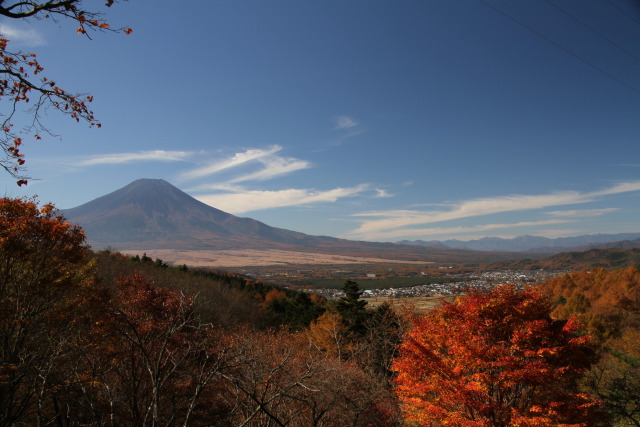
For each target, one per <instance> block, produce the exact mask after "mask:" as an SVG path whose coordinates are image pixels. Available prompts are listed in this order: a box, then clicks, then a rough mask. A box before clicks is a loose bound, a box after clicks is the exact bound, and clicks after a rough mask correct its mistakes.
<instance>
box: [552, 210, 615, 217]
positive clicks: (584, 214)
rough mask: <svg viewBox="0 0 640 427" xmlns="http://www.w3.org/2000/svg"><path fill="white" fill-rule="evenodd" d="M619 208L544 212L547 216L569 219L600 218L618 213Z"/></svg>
mask: <svg viewBox="0 0 640 427" xmlns="http://www.w3.org/2000/svg"><path fill="white" fill-rule="evenodd" d="M619 210H620V208H605V209H582V210H578V209H572V210H566V211H552V212H545V213H546V214H547V215H553V216H560V217H571V218H584V217H590V216H601V215H605V214H608V213H611V212H615V211H619Z"/></svg>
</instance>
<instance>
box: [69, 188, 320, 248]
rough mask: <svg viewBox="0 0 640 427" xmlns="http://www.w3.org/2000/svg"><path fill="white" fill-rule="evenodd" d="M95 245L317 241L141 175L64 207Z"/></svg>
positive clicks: (210, 245) (184, 245) (234, 245)
mask: <svg viewBox="0 0 640 427" xmlns="http://www.w3.org/2000/svg"><path fill="white" fill-rule="evenodd" d="M62 213H63V214H64V216H65V217H66V218H67V219H68V220H69V221H71V222H73V223H77V224H80V225H81V226H82V228H83V229H84V230H85V232H86V233H87V237H88V240H89V243H90V244H92V246H94V247H105V246H109V245H111V246H116V247H117V248H118V249H139V248H145V249H149V248H150V245H151V246H153V248H154V249H160V248H171V249H181V248H182V249H198V248H207V249H234V248H244V247H246V243H247V242H246V241H247V240H250V241H251V244H252V247H254V248H255V246H260V245H261V244H264V243H266V242H268V243H270V244H274V245H277V244H285V245H286V244H297V245H305V244H309V243H311V241H313V240H314V239H316V238H314V237H312V236H308V235H306V234H303V233H297V232H295V231H289V230H284V229H280V228H275V227H270V226H268V225H266V224H263V223H261V222H259V221H256V220H253V219H250V218H239V217H236V216H234V215H231V214H229V213H226V212H223V211H221V210H219V209H216V208H213V207H211V206H209V205H206V204H204V203H202V202H200V201H198V200H196V199H194V198H193V197H191V196H189V195H188V194H186V193H184V192H182V191H181V190H179V189H178V188H176V187H174V186H173V185H171V184H169V183H168V182H166V181H164V180H162V179H139V180H137V181H134V182H132V183H131V184H129V185H127V186H125V187H123V188H121V189H119V190H116V191H114V192H113V193H110V194H107V195H105V196H102V197H99V198H97V199H95V200H92V201H90V202H88V203H86V204H84V205H81V206H78V207H76V208H72V209H67V210H64V211H62Z"/></svg>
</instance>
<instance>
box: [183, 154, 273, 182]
mask: <svg viewBox="0 0 640 427" xmlns="http://www.w3.org/2000/svg"><path fill="white" fill-rule="evenodd" d="M280 150H282V147H281V146H279V145H273V146H271V147H269V148H267V149H262V148H251V149H248V150H245V151H243V152H241V153H236V154H234V155H233V156H231V157H229V158H226V159H222V160H216V161H214V162H212V163H210V164H208V165H206V166H203V167H201V168H197V169H194V170H191V171H189V172H185V173H183V174H182V176H181V177H182V179H186V180H192V179H197V178H203V177H205V176H209V175H214V174H216V173H218V172H221V171H224V170H228V169H232V168H236V167H238V166H242V165H245V164H248V163H251V162H255V161H258V160H260V159H263V158H265V157H268V156H271V155H273V154H275V153H277V152H278V151H280Z"/></svg>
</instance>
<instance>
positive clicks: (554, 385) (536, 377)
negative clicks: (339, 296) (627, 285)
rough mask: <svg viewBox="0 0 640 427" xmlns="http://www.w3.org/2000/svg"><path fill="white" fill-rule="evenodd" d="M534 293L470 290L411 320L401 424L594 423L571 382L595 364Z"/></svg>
mask: <svg viewBox="0 0 640 427" xmlns="http://www.w3.org/2000/svg"><path fill="white" fill-rule="evenodd" d="M550 310H551V307H550V304H549V302H548V300H547V298H546V297H545V296H544V295H543V294H542V293H541V292H539V291H537V290H535V289H533V288H530V289H526V290H524V291H518V290H516V289H514V288H513V287H511V286H501V287H498V288H496V289H494V290H492V291H489V292H480V291H471V292H470V293H469V294H468V295H466V296H463V297H460V298H458V299H457V300H456V301H454V302H453V303H444V304H443V305H442V306H441V307H439V308H437V309H435V310H433V311H431V312H429V313H426V314H424V315H422V316H418V317H416V318H414V319H412V323H413V328H411V329H410V330H409V331H408V332H407V334H406V336H405V340H404V342H403V343H402V344H401V346H400V355H399V356H398V357H397V358H396V360H395V362H394V365H393V368H394V370H395V371H396V372H397V373H398V377H397V379H396V382H397V388H396V392H397V395H398V397H399V398H400V400H401V402H402V404H403V410H404V412H405V417H406V418H407V419H408V420H410V421H412V422H416V423H419V424H420V425H424V426H436V425H437V426H441V425H456V426H468V427H476V426H478V427H479V426H516V425H517V426H557V425H566V426H585V425H598V421H597V420H598V417H597V413H599V412H598V406H597V404H596V403H595V402H593V401H590V400H589V398H588V396H586V395H584V394H580V393H578V392H577V390H576V387H575V383H576V380H577V379H578V378H579V377H580V375H581V374H582V373H583V372H584V371H585V369H587V368H588V367H589V366H590V364H591V363H592V358H593V351H592V347H591V345H590V342H589V337H587V336H579V335H577V331H578V329H579V325H578V324H577V322H575V321H574V320H572V319H570V320H568V321H554V320H552V319H551V318H550V317H549V313H550Z"/></svg>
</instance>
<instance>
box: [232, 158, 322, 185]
mask: <svg viewBox="0 0 640 427" xmlns="http://www.w3.org/2000/svg"><path fill="white" fill-rule="evenodd" d="M259 162H260V163H262V166H263V169H261V170H259V171H256V172H253V173H250V174H247V175H242V176H239V177H236V178H233V179H231V180H230V181H229V182H230V183H237V182H245V181H266V180H268V179H272V178H275V177H277V176H282V175H287V174H290V173H292V172H295V171H299V170H302V169H308V168H310V167H311V163H309V162H307V161H306V160H299V159H295V158H292V157H288V158H285V157H277V156H271V157H264V158H261V159H259Z"/></svg>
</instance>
